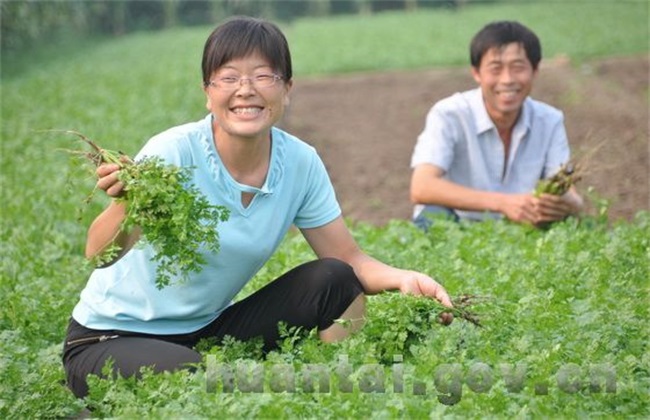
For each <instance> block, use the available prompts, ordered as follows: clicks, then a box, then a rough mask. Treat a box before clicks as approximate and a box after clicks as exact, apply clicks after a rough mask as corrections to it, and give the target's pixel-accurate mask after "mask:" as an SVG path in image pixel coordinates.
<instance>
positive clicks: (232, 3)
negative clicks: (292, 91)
mask: <svg viewBox="0 0 650 420" xmlns="http://www.w3.org/2000/svg"><path fill="white" fill-rule="evenodd" d="M473 1H479V0H138V1H130V0H69V1H33V0H2V1H1V2H0V19H1V22H0V27H1V38H0V40H1V48H2V50H3V51H7V50H19V49H23V48H29V47H30V46H32V45H35V44H42V43H44V42H50V41H53V40H56V39H57V38H59V37H62V36H65V35H73V36H77V37H79V36H81V37H87V36H115V35H123V34H126V33H129V32H134V31H141V30H160V29H166V28H171V27H175V26H190V25H205V24H212V23H215V22H218V21H220V20H222V19H224V18H226V17H228V16H232V15H238V14H245V15H252V16H262V17H265V18H268V19H273V20H277V21H282V22H290V21H291V20H293V19H296V18H299V17H304V16H330V15H340V14H372V13H376V12H380V11H384V10H417V9H419V8H430V7H458V6H460V5H462V4H464V3H469V2H473Z"/></svg>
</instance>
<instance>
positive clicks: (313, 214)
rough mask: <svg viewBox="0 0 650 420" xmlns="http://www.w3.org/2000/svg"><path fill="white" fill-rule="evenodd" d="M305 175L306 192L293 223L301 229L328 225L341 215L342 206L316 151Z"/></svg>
mask: <svg viewBox="0 0 650 420" xmlns="http://www.w3.org/2000/svg"><path fill="white" fill-rule="evenodd" d="M305 176H306V184H305V194H304V195H303V199H302V203H301V205H300V207H299V209H298V212H297V214H296V217H295V219H294V222H293V223H294V225H296V227H298V228H301V229H303V228H304V229H309V228H316V227H320V226H323V225H326V224H327V223H329V222H331V221H333V220H334V219H336V218H337V217H339V216H340V215H341V207H340V206H339V203H338V201H337V200H336V194H335V192H334V186H333V185H332V182H331V180H330V178H329V175H328V174H327V170H326V169H325V165H324V164H323V161H322V160H321V159H320V157H319V156H318V154H317V153H316V152H315V151H314V152H313V154H312V155H311V161H310V164H309V169H308V170H307V173H306V174H305Z"/></svg>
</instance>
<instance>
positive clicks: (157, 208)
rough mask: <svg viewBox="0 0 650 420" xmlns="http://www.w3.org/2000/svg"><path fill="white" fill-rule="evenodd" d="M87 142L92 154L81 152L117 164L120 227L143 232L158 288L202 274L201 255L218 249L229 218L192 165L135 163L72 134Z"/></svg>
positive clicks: (109, 255)
mask: <svg viewBox="0 0 650 420" xmlns="http://www.w3.org/2000/svg"><path fill="white" fill-rule="evenodd" d="M69 133H72V134H75V135H77V136H79V137H80V138H81V139H82V140H83V141H85V142H86V143H87V144H89V145H90V146H91V148H92V151H91V152H89V153H86V152H83V153H82V154H83V155H84V156H85V157H87V158H88V159H90V161H91V162H93V163H94V164H95V165H100V164H102V163H114V164H117V165H119V167H120V172H119V180H120V181H121V182H122V183H123V184H124V195H122V196H120V197H118V198H116V200H117V202H123V203H125V204H126V206H125V207H126V217H125V218H124V220H123V221H122V226H121V227H122V229H124V230H126V231H130V230H132V229H133V228H135V227H138V228H140V230H141V232H142V234H141V235H142V237H143V238H144V242H145V243H146V244H148V245H150V246H151V247H152V248H153V250H154V256H153V257H152V261H154V262H156V263H157V271H156V279H155V283H156V287H157V288H158V289H162V288H164V287H166V286H169V285H170V284H172V281H173V280H174V279H178V280H180V282H184V281H186V280H187V279H188V276H189V274H190V273H191V272H198V271H200V270H201V269H202V266H203V265H204V264H205V263H206V261H205V257H204V254H203V252H205V251H212V252H218V251H219V232H218V230H217V226H218V225H219V223H221V222H225V221H226V220H228V218H229V216H230V212H229V210H228V209H227V208H226V207H223V206H217V205H213V204H211V203H210V202H209V201H208V199H207V198H206V197H205V196H204V195H203V194H202V193H201V191H200V190H199V189H198V188H197V187H196V186H194V185H193V184H191V183H190V182H189V181H190V179H191V170H192V168H189V167H178V166H175V165H169V164H165V163H164V161H163V160H162V159H161V158H160V157H157V156H149V157H145V158H144V159H142V160H140V161H138V162H133V161H132V160H130V159H129V158H127V157H126V156H125V155H124V154H122V153H121V152H115V151H111V150H107V149H103V148H101V147H99V146H98V145H97V144H96V143H95V142H93V141H92V140H90V139H88V138H87V137H85V136H84V135H82V134H80V133H77V132H74V131H69ZM119 251H120V250H119V249H118V248H116V247H109V248H108V249H107V250H106V251H105V252H104V253H102V255H101V256H100V257H98V258H97V259H95V260H94V261H93V262H94V263H95V264H96V265H101V264H102V263H105V262H107V261H111V260H113V259H114V258H115V256H116V255H117V254H118V253H119Z"/></svg>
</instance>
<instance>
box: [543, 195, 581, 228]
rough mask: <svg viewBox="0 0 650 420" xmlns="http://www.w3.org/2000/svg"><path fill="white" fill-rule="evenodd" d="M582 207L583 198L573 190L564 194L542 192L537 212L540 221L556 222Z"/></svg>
mask: <svg viewBox="0 0 650 420" xmlns="http://www.w3.org/2000/svg"><path fill="white" fill-rule="evenodd" d="M581 208H582V200H581V199H580V197H578V196H577V194H575V193H574V192H573V191H571V190H570V191H568V192H567V193H566V194H564V195H562V196H558V195H553V194H542V195H541V196H539V199H538V200H537V209H536V210H537V213H538V218H539V220H538V221H537V223H540V222H556V221H559V220H564V219H566V218H567V216H570V215H572V214H576V213H578V212H579V211H580V209H581Z"/></svg>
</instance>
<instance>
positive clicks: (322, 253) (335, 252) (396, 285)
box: [302, 217, 452, 307]
mask: <svg viewBox="0 0 650 420" xmlns="http://www.w3.org/2000/svg"><path fill="white" fill-rule="evenodd" d="M302 233H303V235H304V236H305V239H306V240H307V242H308V243H309V245H310V246H311V247H312V249H313V250H314V252H315V253H316V255H317V256H318V257H319V258H325V257H333V258H337V259H339V260H341V261H344V262H346V263H348V264H350V265H351V266H352V268H353V269H354V272H355V273H356V275H357V277H358V278H359V281H360V282H361V284H362V285H363V287H364V290H365V292H366V293H367V294H375V293H379V292H381V291H384V290H399V291H401V292H402V293H408V294H413V295H418V296H419V295H423V296H429V297H432V298H435V299H437V300H438V301H440V302H441V303H442V304H443V305H445V306H449V307H451V306H452V304H451V300H450V298H449V295H448V294H447V291H446V290H445V289H444V287H442V286H441V285H440V284H438V282H436V281H435V280H433V279H432V278H431V277H429V276H427V275H425V274H422V273H418V272H416V271H411V270H402V269H399V268H395V267H392V266H389V265H387V264H384V263H382V262H381V261H378V260H376V259H374V258H372V257H370V256H369V255H367V254H365V253H364V252H363V251H361V249H360V248H359V246H358V245H357V243H356V241H355V240H354V238H353V237H352V235H351V234H350V231H349V230H348V228H347V226H345V222H344V221H343V218H342V217H338V218H337V219H335V220H334V221H333V222H331V223H328V224H327V225H325V226H321V227H318V228H313V229H302Z"/></svg>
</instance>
